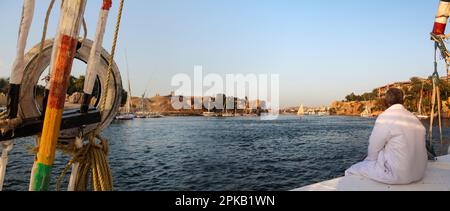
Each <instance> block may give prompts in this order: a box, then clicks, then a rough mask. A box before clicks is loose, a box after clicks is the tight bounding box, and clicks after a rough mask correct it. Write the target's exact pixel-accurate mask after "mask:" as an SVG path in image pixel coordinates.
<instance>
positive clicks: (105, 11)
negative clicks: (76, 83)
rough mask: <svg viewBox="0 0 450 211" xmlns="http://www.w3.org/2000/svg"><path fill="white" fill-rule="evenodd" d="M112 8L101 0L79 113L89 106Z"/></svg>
mask: <svg viewBox="0 0 450 211" xmlns="http://www.w3.org/2000/svg"><path fill="white" fill-rule="evenodd" d="M111 6H112V0H103V5H102V7H101V11H100V15H99V18H98V23H97V31H96V32H95V37H94V44H93V45H92V49H91V52H90V55H89V60H88V63H87V70H86V80H85V81H84V90H83V92H84V94H83V102H82V105H81V112H82V113H86V112H87V111H88V109H89V104H90V102H91V99H92V92H93V90H94V85H95V80H96V78H97V75H98V71H97V69H98V67H99V62H100V54H101V51H102V44H103V37H104V35H105V29H106V24H107V22H108V15H109V10H110V9H111Z"/></svg>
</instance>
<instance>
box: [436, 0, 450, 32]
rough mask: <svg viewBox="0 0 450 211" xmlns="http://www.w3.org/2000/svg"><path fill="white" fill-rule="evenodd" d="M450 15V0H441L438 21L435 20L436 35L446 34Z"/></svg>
mask: <svg viewBox="0 0 450 211" xmlns="http://www.w3.org/2000/svg"><path fill="white" fill-rule="evenodd" d="M449 15H450V0H441V1H440V2H439V8H438V13H437V15H436V21H435V22H434V27H433V34H435V35H444V34H445V28H446V26H447V22H448V18H449Z"/></svg>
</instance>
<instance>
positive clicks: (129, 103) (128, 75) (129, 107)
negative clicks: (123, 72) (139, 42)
mask: <svg viewBox="0 0 450 211" xmlns="http://www.w3.org/2000/svg"><path fill="white" fill-rule="evenodd" d="M125 62H126V65H127V77H128V100H127V113H130V112H131V83H130V66H129V65H128V52H127V51H126V50H125Z"/></svg>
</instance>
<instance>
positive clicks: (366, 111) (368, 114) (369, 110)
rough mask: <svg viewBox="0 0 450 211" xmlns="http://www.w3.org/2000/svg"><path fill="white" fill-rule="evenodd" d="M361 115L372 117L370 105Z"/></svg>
mask: <svg viewBox="0 0 450 211" xmlns="http://www.w3.org/2000/svg"><path fill="white" fill-rule="evenodd" d="M361 117H364V118H371V117H372V109H371V108H370V107H369V106H366V109H365V110H364V111H363V112H362V113H361Z"/></svg>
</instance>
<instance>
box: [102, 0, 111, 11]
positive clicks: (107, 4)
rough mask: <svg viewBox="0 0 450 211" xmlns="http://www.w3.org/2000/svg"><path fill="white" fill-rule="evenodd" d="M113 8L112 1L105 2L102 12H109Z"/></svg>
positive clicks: (106, 0)
mask: <svg viewBox="0 0 450 211" xmlns="http://www.w3.org/2000/svg"><path fill="white" fill-rule="evenodd" d="M111 6H112V0H103V6H102V10H109V9H111Z"/></svg>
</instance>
